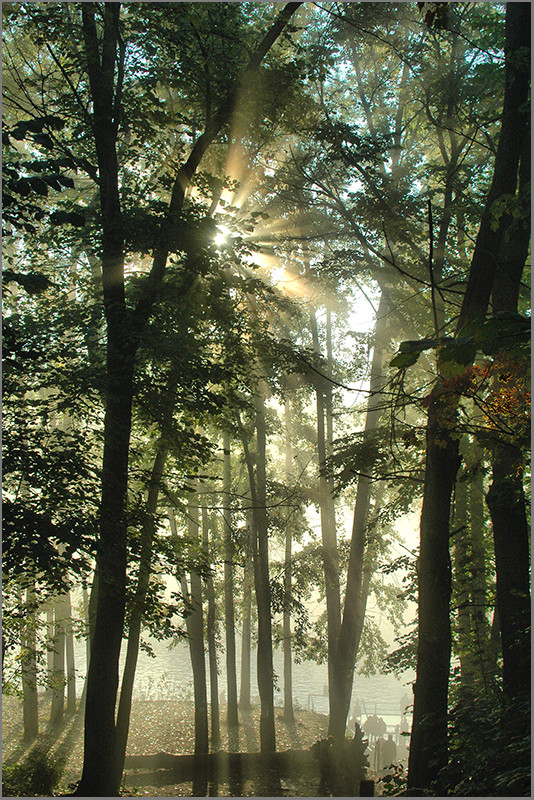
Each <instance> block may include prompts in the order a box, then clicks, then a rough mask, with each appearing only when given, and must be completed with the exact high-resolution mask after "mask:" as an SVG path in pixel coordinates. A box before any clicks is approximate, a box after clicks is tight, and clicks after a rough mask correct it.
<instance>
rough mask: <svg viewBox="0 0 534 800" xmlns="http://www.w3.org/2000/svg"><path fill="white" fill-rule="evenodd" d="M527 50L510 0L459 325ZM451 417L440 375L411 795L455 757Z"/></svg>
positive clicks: (523, 127)
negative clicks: (494, 142)
mask: <svg viewBox="0 0 534 800" xmlns="http://www.w3.org/2000/svg"><path fill="white" fill-rule="evenodd" d="M523 48H524V52H528V51H529V49H530V4H528V3H508V4H507V7H506V44H505V94H504V107H503V114H502V127H501V135H500V139H499V144H498V147H497V153H496V156H495V165H494V175H493V181H492V184H491V187H490V190H489V193H488V197H487V199H486V204H485V207H484V211H483V213H482V218H481V223H480V229H479V232H478V236H477V240H476V244H475V249H474V253H473V258H472V261H471V269H470V271H469V279H468V284H467V288H466V292H465V295H464V299H463V302H462V308H461V311H460V316H459V320H458V331H461V329H462V328H463V327H464V326H465V325H466V324H467V323H468V322H469V321H471V320H472V319H473V318H474V317H476V316H478V315H484V314H485V313H486V312H487V308H488V303H489V298H490V294H491V291H492V287H493V283H494V279H495V273H496V270H497V257H498V254H499V252H500V249H501V243H502V241H503V238H504V233H505V229H504V225H503V220H501V221H500V224H498V225H497V226H494V224H493V217H492V215H493V206H494V202H495V200H497V199H498V198H499V197H500V196H502V195H514V194H515V191H516V185H517V171H518V163H519V157H520V154H521V152H522V149H523V144H524V140H525V137H526V132H527V125H528V114H527V113H526V109H525V104H526V102H527V96H528V85H529V72H530V70H529V69H527V68H526V67H525V61H524V59H522V58H521V54H519V55H518V50H522V49H523ZM522 64H523V67H521V65H522ZM457 399H458V398H456V400H457ZM445 408H446V409H447V412H446V413H444V409H445ZM451 415H452V416H453V417H454V412H453V409H452V408H451V396H450V392H449V393H447V392H446V389H445V388H444V385H443V381H442V379H441V378H440V377H439V376H438V380H437V383H436V385H435V387H434V389H433V391H432V394H431V402H430V406H429V413H428V422H427V437H426V464H425V484H424V490H423V508H422V513H421V548H420V556H419V561H418V579H419V603H418V608H419V635H418V651H417V679H416V685H415V699H414V714H413V726H412V737H411V744H410V758H409V769H408V792H409V794H410V795H411V796H416V795H420V794H421V793H423V792H424V791H425V790H426V789H428V788H429V787H430V786H432V785H433V784H434V782H435V781H436V777H437V775H438V772H439V770H440V769H441V768H442V767H444V766H445V765H446V764H447V761H448V742H447V699H448V683H449V669H450V654H451V650H450V646H451V639H450V616H449V600H450V593H451V574H450V573H451V570H450V554H449V517H450V503H451V494H452V488H453V486H454V482H455V480H456V474H457V471H458V467H459V464H460V459H459V456H458V442H457V440H455V439H453V438H452V437H451V430H450V423H451Z"/></svg>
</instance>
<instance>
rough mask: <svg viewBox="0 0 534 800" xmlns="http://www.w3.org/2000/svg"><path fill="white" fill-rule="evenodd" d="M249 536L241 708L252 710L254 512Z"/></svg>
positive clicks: (244, 608)
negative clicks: (251, 656) (252, 542)
mask: <svg viewBox="0 0 534 800" xmlns="http://www.w3.org/2000/svg"><path fill="white" fill-rule="evenodd" d="M248 528H249V538H248V542H247V545H246V548H245V566H244V570H243V629H242V631H241V686H240V690H239V708H240V709H241V710H242V711H250V709H251V704H250V663H251V658H250V651H251V624H252V584H253V582H254V563H253V556H252V547H251V539H252V537H253V536H256V531H255V527H254V519H253V514H252V513H251V512H249V514H248Z"/></svg>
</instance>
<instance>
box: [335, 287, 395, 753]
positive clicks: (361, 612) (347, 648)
mask: <svg viewBox="0 0 534 800" xmlns="http://www.w3.org/2000/svg"><path fill="white" fill-rule="evenodd" d="M389 310H390V302H389V297H388V294H387V291H386V290H385V289H384V290H383V291H382V294H381V297H380V304H379V307H378V311H377V316H376V323H375V336H374V349H373V359H372V363H371V377H370V384H369V400H368V403H367V412H366V415H365V427H364V436H369V435H370V434H372V432H373V431H375V430H376V428H377V425H378V421H379V417H380V404H381V395H380V390H381V388H382V383H383V375H382V372H383V363H384V354H385V350H386V347H387V341H388V314H389ZM370 491H371V486H370V480H369V477H367V476H366V475H360V476H359V477H358V489H357V492H356V501H355V504H354V517H353V525H352V537H351V545H350V554H349V565H348V570H347V586H346V592H345V603H344V606H343V619H342V622H341V627H340V631H339V636H338V639H337V642H336V650H335V657H334V661H333V685H332V688H331V694H330V717H329V724H328V732H329V734H330V735H331V736H334V737H335V738H336V739H338V740H342V739H343V737H344V736H345V727H346V724H347V715H348V712H349V708H350V700H351V694H352V682H353V677H354V666H355V663H356V656H357V652H358V647H359V643H360V638H361V634H362V630H363V625H364V621H365V608H366V605H367V595H368V591H369V580H370V575H367V576H365V575H364V556H365V549H366V539H367V524H368V512H369V504H370V497H371V494H370Z"/></svg>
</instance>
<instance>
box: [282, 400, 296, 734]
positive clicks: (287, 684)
mask: <svg viewBox="0 0 534 800" xmlns="http://www.w3.org/2000/svg"><path fill="white" fill-rule="evenodd" d="M284 417H285V473H286V488H289V486H290V485H291V484H292V479H293V451H292V447H291V429H292V420H291V401H290V399H289V397H288V396H287V395H286V398H285V401H284ZM285 528H286V530H285V547H284V611H283V618H282V636H283V652H284V720H285V721H286V722H288V723H290V724H293V723H294V722H295V712H294V710H293V655H292V652H291V650H292V648H291V611H290V603H291V597H292V589H291V566H292V565H291V557H292V553H291V551H292V545H293V530H292V514H291V512H290V511H289V510H288V512H287V514H286V523H285Z"/></svg>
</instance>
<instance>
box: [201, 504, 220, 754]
mask: <svg viewBox="0 0 534 800" xmlns="http://www.w3.org/2000/svg"><path fill="white" fill-rule="evenodd" d="M209 530H210V518H209V512H208V509H207V508H206V507H203V508H202V545H203V547H204V549H205V550H206V552H209V550H210V542H209ZM206 599H207V601H208V614H207V619H206V636H207V640H208V663H209V673H210V709H211V749H212V750H218V749H219V746H220V743H221V725H220V714H219V675H218V670H217V640H216V632H217V620H216V613H217V612H216V604H215V587H214V585H213V578H212V576H211V575H209V576H208V577H207V578H206Z"/></svg>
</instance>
